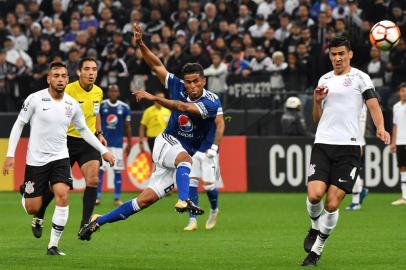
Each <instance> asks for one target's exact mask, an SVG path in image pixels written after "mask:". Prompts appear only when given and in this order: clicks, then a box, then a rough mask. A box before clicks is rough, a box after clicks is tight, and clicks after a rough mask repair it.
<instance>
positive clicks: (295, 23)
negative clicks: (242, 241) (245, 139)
mask: <svg viewBox="0 0 406 270" xmlns="http://www.w3.org/2000/svg"><path fill="white" fill-rule="evenodd" d="M405 11H406V1H402V0H257V1H254V0H235V1H232V0H219V1H205V0H179V1H174V0H123V1H115V0H101V1H96V0H90V1H85V0H29V1H27V0H18V1H17V0H6V1H5V0H0V13H1V18H0V112H8V111H17V110H18V109H19V108H20V106H21V104H22V101H23V100H24V99H25V98H26V97H27V96H28V95H29V94H30V93H32V92H34V91H37V90H40V89H43V88H46V87H47V82H46V73H47V65H48V63H49V62H50V61H52V60H63V61H65V62H66V63H67V65H68V67H69V75H70V81H74V80H76V79H77V75H76V68H77V65H78V62H79V59H80V58H81V57H84V56H90V57H94V58H96V59H97V61H98V63H99V76H98V81H97V84H98V85H99V86H100V87H102V89H107V86H108V85H110V84H118V85H119V87H120V90H121V97H122V99H123V100H124V101H126V102H127V103H128V104H130V105H131V108H132V110H142V109H144V105H142V104H141V105H139V104H136V103H135V102H134V99H133V98H131V95H130V93H131V92H130V90H131V89H145V90H147V91H150V92H155V91H158V90H163V89H162V86H161V85H160V83H159V81H158V80H157V79H156V77H155V76H154V74H152V73H151V71H150V70H149V68H148V66H147V65H146V63H145V62H144V61H143V59H142V57H141V54H140V52H139V49H138V48H137V46H135V44H134V43H133V42H132V38H131V37H132V32H131V25H132V23H134V22H137V23H139V24H140V25H141V26H142V29H143V31H144V40H145V41H146V43H147V44H148V45H149V46H150V48H151V49H152V50H153V51H154V53H155V54H156V55H159V57H160V58H161V60H162V62H163V63H164V64H165V65H166V67H167V68H168V70H169V71H170V72H172V73H174V74H177V75H179V73H180V70H181V67H182V65H183V64H185V63H186V62H198V63H200V64H201V65H202V66H203V67H204V68H205V75H206V76H207V78H208V85H207V86H206V88H207V89H209V90H211V91H213V92H215V93H217V94H218V95H219V96H220V97H221V98H222V100H223V106H224V107H225V108H226V109H227V108H233V106H234V105H236V104H241V99H246V98H247V97H255V96H256V97H259V98H261V103H257V102H253V103H249V102H243V103H244V104H245V106H248V105H247V104H250V105H249V106H250V107H249V108H248V109H255V108H256V106H261V108H273V109H280V106H283V104H285V103H284V102H285V100H286V99H287V98H288V97H289V96H292V95H295V96H298V97H300V99H301V100H302V101H305V102H306V100H310V99H311V90H312V89H313V87H314V86H315V85H316V84H317V80H318V78H319V77H320V76H321V75H322V74H324V73H326V72H328V71H329V70H330V69H331V66H330V63H329V60H328V51H327V44H328V41H329V40H330V39H332V38H333V37H335V36H337V35H344V36H347V37H348V38H349V39H350V40H351V43H352V48H353V51H354V55H355V56H354V59H353V61H352V64H353V66H355V67H358V68H360V69H362V70H363V71H365V72H367V73H368V74H369V75H370V76H371V78H372V79H373V81H374V83H375V86H376V89H377V91H378V93H379V94H380V96H381V102H382V106H383V108H384V110H390V109H391V106H392V105H393V103H394V101H393V100H396V97H394V93H395V92H396V88H397V85H399V84H400V83H401V82H402V81H404V80H405V76H406V75H405V74H406V45H405V41H404V39H402V40H401V41H400V43H399V45H398V46H397V47H396V48H394V49H393V50H391V51H390V52H381V51H379V50H377V49H376V48H374V47H371V45H370V43H369V40H368V35H369V30H370V28H371V27H372V26H373V25H374V24H375V23H376V22H378V21H380V20H383V19H388V20H392V21H394V22H395V23H396V24H397V25H398V26H399V27H400V29H401V32H402V35H403V37H405V36H406V13H405ZM250 81H251V82H252V84H251V85H248V86H247V84H246V82H250ZM258 82H262V84H258ZM244 83H245V86H244V87H245V88H244V87H242V86H241V85H243V84H244ZM237 86H238V87H242V90H241V89H239V88H238V87H237ZM250 86H251V88H250ZM247 87H248V88H247ZM237 90H238V91H237ZM237 92H238V93H237ZM281 93H283V95H281ZM250 95H251V96H250ZM306 96H307V97H308V98H307V99H306ZM264 97H266V98H264ZM275 99H277V101H279V103H278V102H276V103H275ZM239 101H240V102H239ZM259 104H260V105H259ZM236 106H237V105H236ZM245 109H247V108H245Z"/></svg>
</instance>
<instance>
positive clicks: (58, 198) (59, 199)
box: [55, 194, 69, 206]
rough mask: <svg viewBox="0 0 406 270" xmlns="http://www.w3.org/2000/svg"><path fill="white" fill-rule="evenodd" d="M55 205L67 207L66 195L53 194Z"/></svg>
mask: <svg viewBox="0 0 406 270" xmlns="http://www.w3.org/2000/svg"><path fill="white" fill-rule="evenodd" d="M55 203H56V205H58V206H67V205H68V203H69V199H68V194H55Z"/></svg>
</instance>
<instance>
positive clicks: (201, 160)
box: [184, 107, 225, 231]
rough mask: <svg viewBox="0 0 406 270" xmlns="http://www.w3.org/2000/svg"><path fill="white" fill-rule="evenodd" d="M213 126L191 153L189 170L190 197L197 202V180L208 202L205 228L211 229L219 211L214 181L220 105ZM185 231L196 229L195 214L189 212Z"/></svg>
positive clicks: (220, 133)
mask: <svg viewBox="0 0 406 270" xmlns="http://www.w3.org/2000/svg"><path fill="white" fill-rule="evenodd" d="M214 122H215V124H216V125H215V126H213V127H212V129H213V130H210V133H209V136H207V138H206V140H204V142H203V143H202V145H201V146H200V148H199V150H198V151H197V152H196V153H195V154H194V155H193V157H192V159H193V165H192V171H191V172H190V187H189V195H190V199H191V200H192V202H193V203H194V204H195V205H198V204H199V193H198V191H197V188H198V186H199V181H201V182H202V183H203V188H204V190H205V191H206V193H207V197H208V198H209V202H210V208H211V209H210V214H209V218H208V219H207V221H206V226H205V228H206V230H211V229H213V228H214V226H216V222H217V216H218V213H219V209H218V207H217V205H218V190H217V187H216V181H217V180H219V178H220V169H219V160H218V148H219V147H218V146H219V144H220V141H221V139H222V138H223V133H224V126H225V124H224V116H223V109H222V108H221V107H220V108H219V110H218V112H217V116H216V119H215V120H214ZM184 230H185V231H194V230H197V220H196V215H194V214H193V213H189V222H188V224H187V225H186V227H185V228H184Z"/></svg>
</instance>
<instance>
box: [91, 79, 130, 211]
mask: <svg viewBox="0 0 406 270" xmlns="http://www.w3.org/2000/svg"><path fill="white" fill-rule="evenodd" d="M107 96H108V99H105V100H103V101H102V103H101V109H100V117H101V125H102V131H103V134H104V137H105V138H106V140H107V142H108V148H109V150H110V151H111V152H112V153H113V154H114V156H115V157H116V163H115V164H114V167H113V170H114V201H113V204H114V205H116V206H118V205H121V204H122V202H121V201H120V194H121V181H122V179H121V171H122V170H124V168H125V166H124V157H123V135H124V130H125V132H126V135H127V146H126V148H125V150H124V153H125V155H126V156H128V154H129V153H130V150H131V137H132V134H131V114H130V107H129V106H128V105H127V104H126V103H124V102H122V101H121V100H118V98H119V96H120V89H119V88H118V86H117V85H110V86H109V90H108V91H107ZM108 167H109V166H108V164H106V162H103V165H102V166H101V167H100V172H99V184H98V187H97V199H96V204H100V199H101V192H102V185H103V175H104V172H105V171H106V170H107V168H108Z"/></svg>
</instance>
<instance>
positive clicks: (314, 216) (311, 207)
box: [306, 198, 324, 230]
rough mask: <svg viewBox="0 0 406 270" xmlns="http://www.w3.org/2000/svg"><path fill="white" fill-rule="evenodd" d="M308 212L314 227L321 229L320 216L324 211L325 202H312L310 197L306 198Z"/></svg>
mask: <svg viewBox="0 0 406 270" xmlns="http://www.w3.org/2000/svg"><path fill="white" fill-rule="evenodd" d="M306 206H307V213H309V216H310V220H311V222H312V229H315V230H318V229H319V217H320V215H321V212H322V211H323V207H324V206H323V202H322V201H320V202H318V203H316V204H312V203H311V202H310V201H309V198H306Z"/></svg>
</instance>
